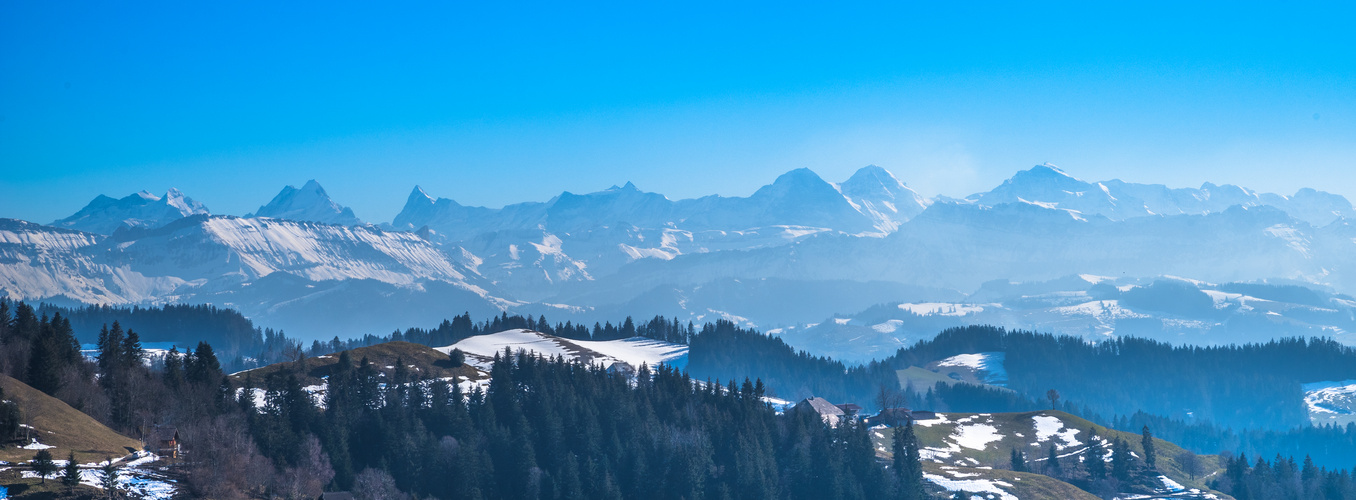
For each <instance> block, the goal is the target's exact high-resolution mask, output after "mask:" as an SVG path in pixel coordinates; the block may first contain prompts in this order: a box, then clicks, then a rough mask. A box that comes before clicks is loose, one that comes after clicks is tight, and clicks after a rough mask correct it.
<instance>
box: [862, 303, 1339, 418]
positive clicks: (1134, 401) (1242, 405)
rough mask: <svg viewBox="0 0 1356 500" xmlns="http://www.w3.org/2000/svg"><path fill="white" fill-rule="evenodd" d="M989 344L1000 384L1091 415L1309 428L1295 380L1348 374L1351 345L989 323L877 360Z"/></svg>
mask: <svg viewBox="0 0 1356 500" xmlns="http://www.w3.org/2000/svg"><path fill="white" fill-rule="evenodd" d="M988 351H1002V352H1004V353H1006V361H1005V363H1004V366H1005V368H1006V369H1007V372H1008V383H1007V386H1008V387H1009V388H1012V389H1014V390H1017V391H1019V392H1022V393H1024V394H1031V395H1037V394H1044V393H1045V391H1046V390H1048V389H1051V388H1055V389H1058V390H1059V392H1060V393H1062V394H1064V395H1065V396H1066V397H1068V398H1070V399H1075V400H1078V401H1080V402H1081V403H1082V404H1084V405H1086V406H1088V407H1089V408H1090V409H1091V410H1092V411H1093V412H1096V413H1101V414H1107V415H1115V414H1130V413H1133V412H1134V411H1136V410H1142V411H1144V412H1147V413H1151V414H1157V415H1165V416H1169V417H1173V418H1179V419H1185V418H1186V417H1187V416H1188V415H1190V416H1191V418H1193V419H1195V420H1199V421H1208V422H1213V423H1215V424H1218V425H1221V426H1225V427H1232V428H1236V429H1251V428H1257V429H1273V430H1283V429H1290V428H1293V427H1296V426H1303V425H1308V417H1307V414H1306V411H1305V405H1304V401H1303V392H1302V390H1301V387H1300V386H1301V384H1302V383H1307V382H1316V381H1323V380H1348V379H1352V378H1356V350H1354V349H1352V348H1350V347H1346V346H1343V345H1341V344H1338V343H1337V342H1335V341H1333V340H1330V339H1308V340H1306V339H1299V338H1291V339H1280V340H1273V341H1270V342H1268V343H1265V344H1246V345H1227V346H1173V345H1171V344H1167V343H1163V342H1158V341H1154V340H1147V339H1140V338H1132V337H1131V338H1117V339H1109V340H1106V341H1103V342H1100V343H1096V344H1090V343H1088V342H1087V341H1086V340H1084V339H1082V338H1080V337H1072V336H1055V335H1050V334H1040V333H1034V332H1024V331H1007V330H1004V329H1002V328H995V327H988V326H972V327H964V328H953V329H948V330H945V331H943V332H941V333H940V334H938V335H937V337H936V338H934V339H932V340H927V341H922V342H919V343H918V344H915V345H914V346H912V347H909V348H905V349H901V350H900V351H899V352H898V353H896V354H895V355H894V356H893V357H891V358H889V359H886V360H883V361H882V364H885V365H887V366H889V367H891V368H896V367H897V368H903V367H907V366H910V365H919V366H921V365H923V364H926V363H928V362H931V361H935V360H938V359H942V358H945V357H948V356H953V355H956V354H962V353H974V352H988Z"/></svg>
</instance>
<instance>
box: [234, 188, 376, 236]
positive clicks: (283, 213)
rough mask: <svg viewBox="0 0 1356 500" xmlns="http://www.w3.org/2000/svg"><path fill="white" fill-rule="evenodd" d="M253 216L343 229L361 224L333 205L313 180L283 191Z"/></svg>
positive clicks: (335, 204) (345, 208)
mask: <svg viewBox="0 0 1356 500" xmlns="http://www.w3.org/2000/svg"><path fill="white" fill-rule="evenodd" d="M253 216H254V217H272V218H275V219H288V220H296V221H309V222H320V223H324V224H339V225H344V226H351V225H355V224H362V221H361V220H359V219H358V217H357V216H355V215H353V209H351V208H348V207H345V206H342V205H340V204H338V203H335V202H334V200H332V199H330V195H329V194H328V193H326V192H325V188H323V187H320V183H319V182H316V181H315V179H311V180H309V181H306V184H305V185H303V186H302V187H301V188H300V189H298V188H296V187H294V186H287V187H284V188H283V189H282V191H281V192H279V193H278V195H277V196H274V197H273V200H272V201H270V202H268V204H267V205H264V206H262V207H259V211H257V212H255V213H254V214H253Z"/></svg>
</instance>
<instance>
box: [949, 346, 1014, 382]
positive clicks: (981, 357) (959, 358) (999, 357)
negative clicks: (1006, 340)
mask: <svg viewBox="0 0 1356 500" xmlns="http://www.w3.org/2000/svg"><path fill="white" fill-rule="evenodd" d="M1006 359H1007V354H1006V353H1001V352H978V353H972V354H957V355H955V356H952V357H949V358H946V359H943V360H941V361H939V362H938V363H937V366H959V367H965V368H969V369H971V370H975V371H976V372H979V371H983V372H986V373H987V374H988V375H986V376H985V377H984V382H986V383H989V384H993V385H999V386H1001V385H1003V384H1005V383H1007V381H1008V371H1007V369H1005V368H1003V361H1005V360H1006Z"/></svg>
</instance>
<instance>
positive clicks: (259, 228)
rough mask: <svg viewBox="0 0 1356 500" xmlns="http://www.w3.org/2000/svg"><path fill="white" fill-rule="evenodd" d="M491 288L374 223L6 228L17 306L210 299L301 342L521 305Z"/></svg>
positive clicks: (0, 282) (186, 222)
mask: <svg viewBox="0 0 1356 500" xmlns="http://www.w3.org/2000/svg"><path fill="white" fill-rule="evenodd" d="M492 288H493V285H492V284H491V283H489V282H488V281H486V280H485V279H484V278H482V277H480V276H479V275H478V274H476V273H475V272H474V271H471V270H468V269H467V268H465V267H464V266H462V265H460V264H457V263H456V262H454V261H452V260H451V259H448V258H447V257H446V255H445V254H443V253H442V251H441V250H440V249H438V248H437V247H436V246H434V245H433V244H432V243H429V242H428V241H425V240H424V239H422V238H420V237H419V236H418V235H416V234H414V233H407V232H398V231H383V230H381V229H378V228H376V227H373V226H338V225H329V224H319V223H313V222H298V221H290V220H282V219H269V218H239V217H230V216H208V215H195V216H192V217H188V218H184V219H181V220H179V221H176V222H172V223H170V224H168V225H166V226H163V227H160V228H156V229H142V230H127V231H120V232H119V233H118V234H117V235H115V236H113V237H103V236H99V235H94V234H91V233H83V232H78V231H72V230H67V229H57V228H52V227H49V226H40V225H37V224H31V223H27V222H23V221H15V220H3V221H0V291H2V292H3V293H4V295H5V296H8V297H10V298H15V299H26V300H56V301H57V302H63V303H64V302H74V303H86V304H156V303H167V302H190V303H198V302H202V303H210V304H216V305H220V306H224V307H232V308H236V309H239V310H240V311H241V312H243V313H245V314H246V315H248V316H250V317H251V318H254V319H256V320H258V321H261V322H263V323H265V324H269V325H271V326H275V327H279V326H286V327H289V328H297V329H300V331H297V330H295V329H294V330H293V331H297V333H300V334H303V335H321V334H324V333H325V332H327V331H328V332H332V333H331V335H332V334H338V333H343V334H345V335H361V334H363V333H371V332H372V331H387V330H390V329H392V328H397V327H402V326H409V324H410V323H409V322H410V321H419V322H437V321H440V320H441V319H443V318H446V317H450V316H452V315H454V314H459V313H460V312H469V311H476V312H477V314H480V315H484V314H491V313H498V312H501V311H503V310H504V309H505V308H507V307H509V306H511V305H514V304H516V303H515V302H511V301H508V300H505V299H503V298H501V297H499V295H498V294H497V292H495V291H493V290H492ZM377 309H382V310H381V312H380V313H379V312H378V311H377ZM377 328H379V329H377Z"/></svg>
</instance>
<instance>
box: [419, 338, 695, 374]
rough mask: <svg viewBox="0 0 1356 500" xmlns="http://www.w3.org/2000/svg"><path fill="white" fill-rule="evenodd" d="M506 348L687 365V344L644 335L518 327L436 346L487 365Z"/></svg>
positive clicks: (592, 359)
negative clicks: (591, 336) (586, 335)
mask: <svg viewBox="0 0 1356 500" xmlns="http://www.w3.org/2000/svg"><path fill="white" fill-rule="evenodd" d="M505 348H508V349H512V350H513V352H518V351H527V352H530V353H535V354H538V355H541V356H545V357H550V356H561V357H564V358H565V359H567V360H580V361H584V362H586V363H595V364H601V365H602V366H604V367H608V366H612V365H613V364H614V363H617V362H622V363H626V364H628V365H631V367H633V368H639V367H640V365H641V364H645V365H649V366H651V367H653V366H656V365H659V364H660V363H664V364H667V365H669V366H672V367H676V368H682V367H685V366H687V346H685V345H681V344H672V343H669V342H664V341H660V340H654V339H650V338H645V337H632V338H629V339H620V340H606V341H596V340H570V339H565V338H561V337H556V336H554V335H547V334H545V333H541V332H537V331H532V330H524V329H515V330H505V331H502V332H499V333H491V334H488V335H477V336H475V337H471V338H467V339H464V340H462V341H461V342H457V343H456V344H452V345H450V346H443V347H435V348H434V349H435V350H437V351H439V352H442V353H450V352H452V350H453V349H461V351H462V352H464V353H466V354H467V355H468V362H472V363H477V364H483V365H484V367H485V368H488V361H489V359H490V358H493V357H494V355H495V354H498V353H503V352H504V349H505ZM474 358H480V359H478V360H477V359H474Z"/></svg>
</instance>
